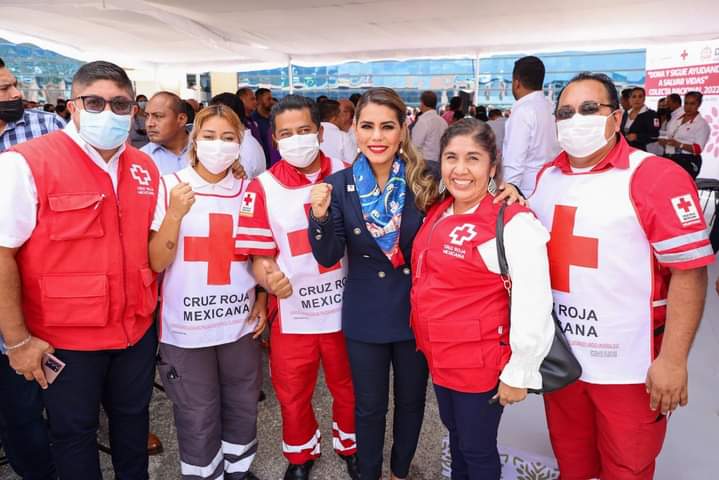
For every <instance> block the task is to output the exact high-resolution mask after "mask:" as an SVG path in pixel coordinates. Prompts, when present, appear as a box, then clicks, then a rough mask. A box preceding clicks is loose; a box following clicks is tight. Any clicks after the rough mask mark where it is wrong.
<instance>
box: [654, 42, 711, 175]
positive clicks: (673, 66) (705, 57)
mask: <svg viewBox="0 0 719 480" xmlns="http://www.w3.org/2000/svg"><path fill="white" fill-rule="evenodd" d="M646 58H647V65H646V70H647V75H646V82H645V84H644V88H645V89H646V91H647V106H648V107H649V108H652V109H656V106H657V102H658V101H659V99H660V98H662V97H666V96H667V95H669V94H670V93H678V94H679V95H682V97H683V96H684V94H685V93H686V92H688V91H697V92H701V93H703V94H704V101H703V102H702V106H701V109H700V112H701V114H702V115H703V116H704V118H705V119H706V121H707V122H709V125H710V126H711V128H712V132H711V135H710V137H709V141H708V142H707V145H706V147H705V148H704V152H703V153H702V161H703V163H702V169H701V171H700V172H699V177H701V178H719V40H709V41H705V42H687V43H679V44H671V45H660V46H654V47H649V48H647V57H646Z"/></svg>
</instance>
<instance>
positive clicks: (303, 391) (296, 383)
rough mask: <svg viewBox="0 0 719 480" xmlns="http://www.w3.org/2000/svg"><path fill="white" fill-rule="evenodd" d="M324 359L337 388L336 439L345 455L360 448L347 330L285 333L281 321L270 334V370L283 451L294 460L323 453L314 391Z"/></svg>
mask: <svg viewBox="0 0 719 480" xmlns="http://www.w3.org/2000/svg"><path fill="white" fill-rule="evenodd" d="M320 361H321V362H322V367H323V369H324V373H325V381H326V382H327V387H328V388H329V390H330V393H331V394H332V399H333V402H332V422H333V423H332V444H333V446H334V449H335V451H336V452H337V453H338V454H340V455H343V456H346V455H352V454H354V453H355V452H356V451H357V445H356V437H355V418H354V408H355V400H354V398H355V397H354V389H353V387H352V376H351V372H350V366H349V359H348V357H347V349H346V346H345V338H344V335H342V332H336V333H324V334H306V335H299V334H285V333H282V332H281V331H280V326H279V322H277V321H275V322H273V325H272V331H271V335H270V373H271V377H272V385H273V386H274V388H275V394H276V395H277V400H278V401H279V403H280V408H281V410H282V440H283V441H282V452H283V454H284V455H285V457H286V458H287V460H289V462H290V463H294V464H302V463H305V462H307V461H309V460H313V459H315V458H318V457H319V456H320V430H319V427H318V425H317V420H316V418H315V415H314V412H313V410H312V395H313V393H314V390H315V384H316V383H317V373H318V372H319V367H320Z"/></svg>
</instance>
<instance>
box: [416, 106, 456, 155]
mask: <svg viewBox="0 0 719 480" xmlns="http://www.w3.org/2000/svg"><path fill="white" fill-rule="evenodd" d="M447 127H448V125H447V122H446V121H445V120H444V119H443V118H442V117H440V116H439V115H437V112H435V111H434V110H427V111H426V112H424V113H423V114H422V115H420V116H419V118H418V119H417V123H415V124H414V127H412V143H413V144H414V146H415V147H417V149H419V151H420V152H421V153H422V156H423V157H424V159H425V160H433V161H435V162H437V161H439V140H440V139H441V138H442V134H444V131H445V130H447Z"/></svg>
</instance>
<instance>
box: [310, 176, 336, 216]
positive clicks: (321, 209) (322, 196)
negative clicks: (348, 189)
mask: <svg viewBox="0 0 719 480" xmlns="http://www.w3.org/2000/svg"><path fill="white" fill-rule="evenodd" d="M331 199H332V185H330V184H329V183H318V184H317V185H315V186H314V187H312V190H311V191H310V204H311V205H312V215H314V217H315V218H317V219H321V220H323V219H324V218H325V217H326V216H327V210H329V208H330V200H331Z"/></svg>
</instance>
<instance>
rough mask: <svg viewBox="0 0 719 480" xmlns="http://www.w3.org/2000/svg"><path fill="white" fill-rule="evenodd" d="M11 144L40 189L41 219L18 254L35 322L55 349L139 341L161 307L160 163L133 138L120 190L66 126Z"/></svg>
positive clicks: (26, 308)
mask: <svg viewBox="0 0 719 480" xmlns="http://www.w3.org/2000/svg"><path fill="white" fill-rule="evenodd" d="M12 150H15V151H17V152H19V153H20V154H21V155H23V157H25V159H26V160H27V163H28V165H29V166H30V170H31V171H32V175H33V178H34V180H35V184H36V187H37V197H38V207H37V225H36V227H35V230H34V231H33V233H32V236H31V237H30V239H29V240H28V241H27V242H25V244H24V245H23V246H22V247H21V248H20V250H19V252H18V254H17V263H18V266H19V269H20V276H21V279H22V293H23V314H24V316H25V323H26V324H27V326H28V329H29V330H30V332H31V333H32V334H33V335H34V336H36V337H39V338H42V339H43V340H46V341H48V342H49V343H50V344H51V345H53V346H54V347H55V348H62V349H69V350H85V351H91V350H105V349H121V348H126V347H128V346H130V345H133V344H134V343H136V342H137V341H139V340H140V339H141V338H142V336H143V335H144V334H145V332H147V329H148V328H149V327H150V325H151V324H152V312H153V310H154V309H155V307H156V306H157V285H156V282H155V279H156V275H155V274H154V273H153V272H152V271H151V270H150V267H149V260H148V241H149V240H148V239H149V232H150V224H151V221H152V215H153V212H154V208H155V204H156V201H157V184H158V180H159V174H158V172H157V168H156V167H155V165H154V164H153V163H152V161H151V160H150V158H149V157H148V156H147V155H145V154H143V153H141V152H140V151H139V150H136V149H135V148H132V147H130V146H128V147H127V148H126V150H125V151H124V152H123V154H122V155H121V156H120V159H119V167H118V191H117V195H115V192H114V190H113V188H112V181H111V180H110V177H109V176H108V175H107V173H105V172H103V171H102V170H101V169H100V168H98V167H97V165H95V163H94V162H93V161H92V159H90V158H89V157H88V156H87V154H86V153H85V152H84V151H83V150H82V149H81V148H80V147H79V146H78V145H77V144H76V143H75V142H74V141H73V140H72V139H71V138H70V137H68V136H67V135H66V134H65V133H63V132H53V133H50V134H48V135H45V136H43V137H40V138H37V139H35V140H32V141H30V142H27V143H23V144H21V145H17V146H15V147H13V148H12ZM118 199H119V200H118Z"/></svg>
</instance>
